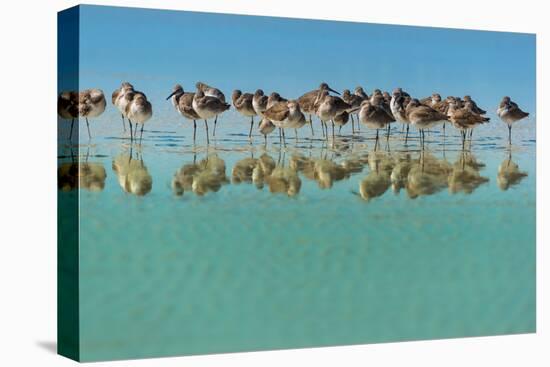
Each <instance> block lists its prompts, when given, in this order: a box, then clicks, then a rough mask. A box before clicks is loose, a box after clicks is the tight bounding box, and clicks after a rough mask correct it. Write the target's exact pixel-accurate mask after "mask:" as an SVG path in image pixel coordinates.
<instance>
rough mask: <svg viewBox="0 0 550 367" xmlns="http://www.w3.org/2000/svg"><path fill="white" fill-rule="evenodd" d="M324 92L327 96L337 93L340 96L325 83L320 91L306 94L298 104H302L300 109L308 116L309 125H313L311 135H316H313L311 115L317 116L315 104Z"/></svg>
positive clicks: (316, 90)
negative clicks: (330, 93) (329, 93)
mask: <svg viewBox="0 0 550 367" xmlns="http://www.w3.org/2000/svg"><path fill="white" fill-rule="evenodd" d="M323 91H326V92H327V94H328V92H333V93H336V94H340V93H339V92H337V91H335V90H334V89H332V88H331V87H329V85H328V84H327V83H324V82H323V83H321V84H320V85H319V88H318V89H314V90H311V91H309V92H307V93H304V94H303V95H302V96H301V97H300V98H298V103H299V104H300V109H301V110H302V112H303V113H305V114H307V115H308V119H309V124H310V125H311V135H313V134H314V133H313V121H312V119H311V115H314V114H316V110H315V103H316V101H317V100H318V98H319V95H320V94H321V92H323ZM322 123H323V122H322ZM323 124H324V123H323ZM324 134H325V130H323V135H324Z"/></svg>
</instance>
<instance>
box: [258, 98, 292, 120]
mask: <svg viewBox="0 0 550 367" xmlns="http://www.w3.org/2000/svg"><path fill="white" fill-rule="evenodd" d="M288 114H289V110H288V105H287V103H286V102H277V103H275V104H274V105H273V106H271V107H270V108H268V109H267V110H265V111H264V116H265V117H267V118H268V119H270V120H273V121H284V120H285V119H286V118H287V117H288Z"/></svg>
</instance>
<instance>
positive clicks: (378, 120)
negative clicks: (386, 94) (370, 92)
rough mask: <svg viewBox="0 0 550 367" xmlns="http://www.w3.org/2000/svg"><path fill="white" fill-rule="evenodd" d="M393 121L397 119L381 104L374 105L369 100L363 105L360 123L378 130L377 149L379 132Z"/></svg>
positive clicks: (360, 111)
mask: <svg viewBox="0 0 550 367" xmlns="http://www.w3.org/2000/svg"><path fill="white" fill-rule="evenodd" d="M375 102H376V100H375ZM392 121H395V119H394V118H393V117H392V116H390V115H389V114H388V113H387V111H386V110H385V109H384V108H383V107H381V106H380V105H379V104H373V103H371V101H369V100H368V99H367V100H364V101H363V102H362V103H361V109H360V110H359V122H361V123H362V124H365V125H366V126H367V127H368V128H370V129H376V142H375V144H374V147H375V149H376V147H377V146H378V131H379V130H380V129H384V128H385V127H386V125H387V124H389V123H390V122H392Z"/></svg>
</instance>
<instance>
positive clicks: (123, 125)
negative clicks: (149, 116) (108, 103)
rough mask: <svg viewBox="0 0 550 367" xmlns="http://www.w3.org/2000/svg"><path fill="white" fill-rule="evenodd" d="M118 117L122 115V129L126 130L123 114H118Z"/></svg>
mask: <svg viewBox="0 0 550 367" xmlns="http://www.w3.org/2000/svg"><path fill="white" fill-rule="evenodd" d="M120 117H122V128H123V129H124V132H126V124H125V123H124V115H123V114H120Z"/></svg>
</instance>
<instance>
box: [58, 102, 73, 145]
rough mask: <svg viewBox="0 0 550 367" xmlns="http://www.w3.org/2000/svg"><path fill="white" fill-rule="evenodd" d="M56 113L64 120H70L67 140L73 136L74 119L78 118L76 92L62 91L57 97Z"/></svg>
mask: <svg viewBox="0 0 550 367" xmlns="http://www.w3.org/2000/svg"><path fill="white" fill-rule="evenodd" d="M57 114H58V115H59V116H60V117H61V118H63V119H66V120H71V132H70V133H69V140H70V139H71V138H72V137H73V126H74V119H78V93H77V92H62V93H61V94H60V95H59V96H58V97H57Z"/></svg>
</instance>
